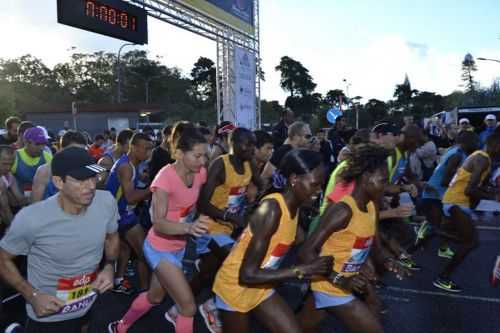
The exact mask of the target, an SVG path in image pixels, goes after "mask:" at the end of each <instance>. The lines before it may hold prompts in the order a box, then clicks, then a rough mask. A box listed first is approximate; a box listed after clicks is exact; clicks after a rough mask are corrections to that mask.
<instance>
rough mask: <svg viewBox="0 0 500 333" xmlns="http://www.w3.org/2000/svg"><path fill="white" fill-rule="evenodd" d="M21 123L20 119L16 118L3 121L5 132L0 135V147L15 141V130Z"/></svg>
mask: <svg viewBox="0 0 500 333" xmlns="http://www.w3.org/2000/svg"><path fill="white" fill-rule="evenodd" d="M20 123H21V119H19V118H17V117H9V118H7V119H6V120H5V129H6V130H7V132H6V133H5V134H3V135H0V145H11V144H13V143H14V142H16V141H17V128H18V127H19V124H20Z"/></svg>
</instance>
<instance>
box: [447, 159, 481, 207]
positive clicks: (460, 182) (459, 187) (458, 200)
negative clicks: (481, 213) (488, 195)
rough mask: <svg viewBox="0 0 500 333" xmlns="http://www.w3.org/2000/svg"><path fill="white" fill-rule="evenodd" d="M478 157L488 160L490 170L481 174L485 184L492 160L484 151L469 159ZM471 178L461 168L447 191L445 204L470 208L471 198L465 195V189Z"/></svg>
mask: <svg viewBox="0 0 500 333" xmlns="http://www.w3.org/2000/svg"><path fill="white" fill-rule="evenodd" d="M476 155H481V156H484V157H486V158H487V159H488V164H489V165H488V168H487V169H486V170H485V171H484V172H483V173H482V174H481V182H483V181H484V179H485V178H486V177H487V176H488V174H489V173H490V169H491V159H490V156H489V155H488V153H486V152H485V151H483V150H477V151H475V152H474V153H472V154H471V155H470V156H469V157H468V158H467V159H469V158H472V157H473V156H476ZM466 161H467V160H466ZM464 164H465V162H464ZM470 177H471V173H470V172H469V171H467V170H465V169H464V167H463V166H462V167H460V168H459V169H458V171H457V173H456V174H455V176H453V179H452V180H451V182H450V185H449V186H448V190H446V193H445V194H444V197H443V203H444V204H454V205H459V206H464V207H469V208H470V206H471V202H470V198H469V197H468V196H467V195H465V189H466V188H467V185H468V184H469V181H470Z"/></svg>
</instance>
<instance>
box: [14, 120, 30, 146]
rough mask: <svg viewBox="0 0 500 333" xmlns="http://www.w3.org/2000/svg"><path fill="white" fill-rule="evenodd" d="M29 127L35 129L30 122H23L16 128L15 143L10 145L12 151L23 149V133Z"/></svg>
mask: <svg viewBox="0 0 500 333" xmlns="http://www.w3.org/2000/svg"><path fill="white" fill-rule="evenodd" d="M31 127H35V125H34V124H33V123H32V122H31V121H23V122H21V123H20V124H19V127H18V128H17V141H16V142H15V143H13V144H12V146H13V147H14V149H21V148H23V147H24V132H26V130H27V129H28V128H31Z"/></svg>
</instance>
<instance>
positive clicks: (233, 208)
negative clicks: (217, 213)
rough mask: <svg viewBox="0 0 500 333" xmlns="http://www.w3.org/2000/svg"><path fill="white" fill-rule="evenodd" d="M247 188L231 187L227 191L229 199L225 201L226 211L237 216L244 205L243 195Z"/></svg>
mask: <svg viewBox="0 0 500 333" xmlns="http://www.w3.org/2000/svg"><path fill="white" fill-rule="evenodd" d="M246 192H247V187H246V186H242V187H233V188H231V190H230V191H229V198H228V200H227V210H228V211H229V212H230V213H233V214H238V213H239V212H240V211H241V210H242V209H243V206H244V204H245V194H246Z"/></svg>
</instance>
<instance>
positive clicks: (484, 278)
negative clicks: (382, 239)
mask: <svg viewBox="0 0 500 333" xmlns="http://www.w3.org/2000/svg"><path fill="white" fill-rule="evenodd" d="M477 226H478V228H479V230H480V232H479V236H480V247H479V248H478V249H476V250H475V251H474V252H473V253H472V254H470V255H469V256H468V257H467V259H466V261H465V263H464V265H463V266H462V267H460V268H459V270H458V271H457V272H456V274H455V276H454V280H455V281H456V282H457V283H458V284H459V285H460V286H461V287H462V289H463V292H462V293H459V294H451V293H447V292H444V291H442V290H440V289H437V288H435V287H434V286H433V285H432V281H433V279H434V278H435V277H436V275H437V274H438V272H439V271H440V270H441V269H442V268H443V265H444V264H445V263H446V259H442V258H439V257H438V256H437V241H435V242H433V243H432V244H430V245H429V246H428V247H427V248H426V249H425V250H423V251H418V252H417V253H415V259H416V261H417V262H418V263H419V264H420V265H421V266H422V267H423V270H422V271H421V272H419V273H416V274H415V275H414V276H413V277H412V278H410V279H408V280H404V281H398V280H396V279H394V278H393V277H391V276H387V277H386V278H385V283H386V284H387V288H385V289H382V290H380V291H379V293H380V297H381V298H382V299H383V300H384V302H385V303H386V305H387V307H388V312H387V314H385V315H384V318H383V324H384V327H385V331H386V332H387V333H497V332H500V316H499V313H500V287H498V288H497V289H495V288H493V287H491V286H490V284H489V278H490V274H491V270H492V266H493V263H494V261H495V258H496V256H497V255H498V254H500V216H493V215H487V216H483V217H481V218H480V220H479V221H478V222H477ZM281 292H282V293H283V296H284V297H285V299H286V300H287V301H288V302H289V303H290V304H291V306H296V305H297V304H299V303H300V301H301V299H300V295H301V294H300V290H299V288H298V287H297V286H293V285H292V286H286V287H284V288H282V290H281ZM204 296H206V295H204ZM132 299H133V297H128V296H123V295H116V294H112V293H109V294H106V295H103V296H101V297H100V299H99V300H98V302H97V303H96V306H95V308H94V312H93V315H92V322H91V326H90V328H89V331H90V332H91V333H100V332H106V326H107V323H108V322H110V321H112V320H116V319H119V318H120V317H121V316H122V315H123V314H124V313H125V311H126V310H127V308H128V306H129V304H130V302H131V301H132ZM16 303H17V305H16ZM20 304H21V302H20V300H17V301H11V302H8V303H7V304H6V305H7V306H6V308H7V310H8V311H9V312H8V313H9V317H10V318H13V317H14V316H16V317H22V311H20V310H18V309H19V305H20ZM169 305H170V302H169V301H166V302H165V303H164V304H162V305H160V306H157V307H155V308H153V309H152V311H150V313H148V314H147V315H145V316H144V317H143V318H141V319H140V320H139V321H138V322H137V323H136V325H134V326H133V327H132V328H131V330H130V331H129V332H130V333H139V332H148V333H157V332H158V333H160V332H161V333H165V332H174V330H173V327H172V326H171V325H170V324H169V323H168V322H167V321H166V320H165V319H164V317H163V314H164V312H165V310H166V309H167V307H168V306H169ZM258 326H259V325H257V324H256V325H255V327H254V328H253V329H252V332H256V333H258V332H265V330H263V329H261V328H259V327H258ZM195 332H203V333H204V332H208V330H206V328H205V327H204V324H203V320H202V319H201V316H199V315H197V316H196V319H195ZM319 332H321V333H326V332H336V333H340V332H343V330H342V328H341V326H340V325H339V323H338V322H336V321H335V319H334V318H328V319H326V320H325V321H324V322H323V323H322V325H321V328H320V330H319Z"/></svg>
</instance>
